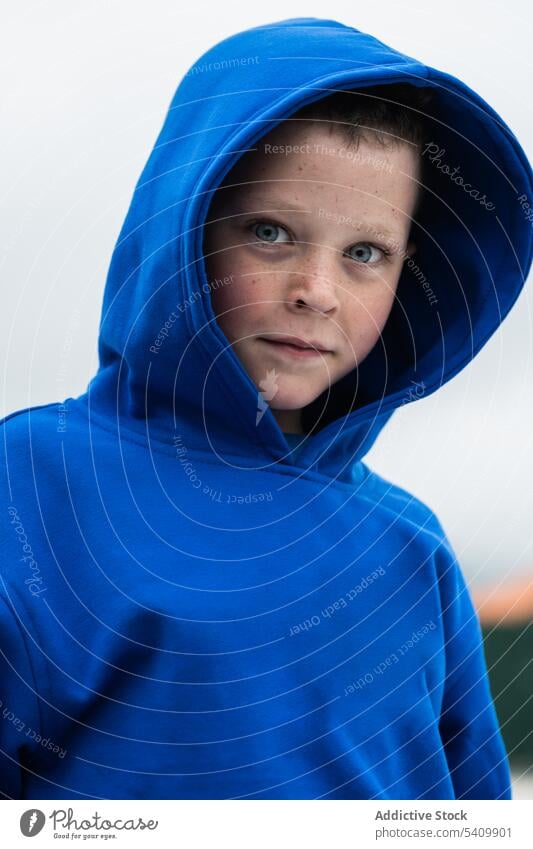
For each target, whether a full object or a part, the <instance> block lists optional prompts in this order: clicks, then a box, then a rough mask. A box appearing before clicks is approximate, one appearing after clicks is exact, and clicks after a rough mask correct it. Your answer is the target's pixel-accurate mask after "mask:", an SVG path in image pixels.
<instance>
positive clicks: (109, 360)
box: [85, 18, 533, 478]
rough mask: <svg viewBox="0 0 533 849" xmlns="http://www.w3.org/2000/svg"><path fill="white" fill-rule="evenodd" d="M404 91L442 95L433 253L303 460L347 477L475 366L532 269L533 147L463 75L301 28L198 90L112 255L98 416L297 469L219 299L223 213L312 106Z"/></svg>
mask: <svg viewBox="0 0 533 849" xmlns="http://www.w3.org/2000/svg"><path fill="white" fill-rule="evenodd" d="M400 82H402V83H410V84H412V85H414V86H431V87H432V88H433V89H434V90H435V99H434V101H433V102H432V105H431V107H430V110H431V111H430V113H429V118H428V121H429V126H430V127H431V137H430V138H428V140H427V143H428V145H429V144H432V145H433V147H431V148H428V151H429V153H430V154H431V155H432V166H433V167H430V168H429V171H430V178H429V181H428V182H426V187H425V189H424V192H425V198H424V205H425V206H424V209H425V211H424V215H422V214H421V215H420V217H419V219H418V220H417V221H416V222H414V223H413V228H415V230H416V232H414V239H415V241H416V244H417V251H416V254H415V255H414V257H413V259H412V260H411V261H410V262H409V263H407V262H405V263H404V267H403V271H402V276H401V278H400V281H399V285H398V298H397V301H396V302H395V305H394V307H393V309H392V312H391V314H390V317H389V319H388V321H387V324H386V326H385V328H384V331H383V334H382V339H381V340H380V342H379V343H378V344H377V345H376V346H375V347H374V349H373V350H372V351H371V353H370V354H369V355H368V356H367V358H366V359H365V360H364V361H363V362H362V363H361V364H360V366H359V367H358V369H354V371H353V372H351V373H350V374H348V375H346V376H345V377H344V378H343V379H342V380H340V381H338V382H337V383H336V384H334V385H333V386H332V387H331V388H330V390H329V391H328V392H326V393H325V394H324V396H321V397H320V398H318V399H317V400H316V402H314V404H315V405H316V408H317V409H321V410H325V414H324V415H322V418H321V420H320V426H319V428H318V429H315V430H314V431H313V434H312V435H311V436H307V438H306V440H305V445H304V447H303V450H302V451H301V453H300V455H299V460H298V464H299V465H302V466H305V467H306V468H314V469H315V470H317V471H319V472H321V473H323V474H326V475H328V476H332V477H341V478H342V477H343V476H345V475H346V470H347V469H349V468H350V466H352V465H353V464H354V463H355V462H357V461H359V460H360V459H361V458H362V457H364V455H365V453H366V452H367V451H368V450H369V449H370V447H371V446H372V444H373V442H374V441H375V439H376V437H377V436H378V434H379V432H380V430H381V428H382V427H383V426H384V424H385V423H386V421H387V420H388V419H389V417H390V416H391V415H392V413H393V412H394V410H395V409H396V408H397V407H398V406H400V405H403V404H405V403H412V402H413V401H416V400H417V399H418V398H419V397H422V396H428V395H429V394H431V393H432V392H434V391H435V390H436V389H438V388H439V387H440V386H442V385H443V384H444V383H446V382H447V381H448V380H450V379H451V378H452V377H453V376H454V375H455V374H457V373H458V372H459V371H460V370H461V369H462V368H464V366H466V365H467V364H468V362H469V361H470V360H471V359H472V358H473V357H474V356H475V355H476V354H477V352H478V351H479V350H480V349H481V348H482V347H483V345H484V344H485V343H486V342H487V340H488V339H489V338H490V337H491V335H492V334H493V333H494V331H495V330H496V329H497V327H498V326H499V324H500V323H501V322H502V320H503V318H504V317H505V316H506V314H507V313H508V312H509V310H510V308H511V307H512V305H513V303H514V302H515V300H516V298H517V297H518V294H519V293H520V290H521V288H522V286H523V283H524V279H525V277H526V276H527V272H528V271H529V268H530V265H531V254H532V228H531V222H530V220H528V219H529V218H530V215H528V214H527V213H528V210H529V209H530V207H528V203H531V197H532V196H533V191H532V175H531V168H530V166H529V164H528V161H527V159H526V157H525V154H524V152H523V150H522V149H521V147H520V145H519V143H518V141H517V139H516V138H515V136H514V135H513V133H512V132H511V130H510V129H509V127H507V126H506V124H505V123H504V121H503V120H502V119H501V118H500V117H499V115H498V114H496V112H495V111H494V110H493V109H492V108H491V107H490V106H489V105H488V104H487V103H486V102H485V101H484V100H482V99H481V98H480V97H479V96H478V95H477V94H476V93H475V92H474V91H472V90H471V89H470V88H469V87H468V86H466V85H465V84H464V83H463V82H461V81H460V80H459V79H457V78H455V77H453V76H451V75H450V74H447V73H444V72H442V71H439V70H437V69H435V68H432V67H428V66H427V65H425V64H423V63H421V62H419V61H417V60H416V59H414V58H412V57H410V56H406V55H404V54H402V53H399V52H398V51H397V50H394V49H393V48H391V47H388V46H387V45H386V44H383V43H382V42H381V41H379V40H378V39H376V38H374V37H373V36H371V35H369V34H366V33H363V32H360V31H359V30H357V29H354V28H353V27H350V26H346V25H344V24H342V23H340V22H338V21H335V20H323V19H319V18H294V19H288V20H282V21H278V22H274V23H270V24H265V25H263V26H258V27H254V28H252V29H248V30H246V31H244V32H240V33H237V34H235V35H233V36H231V37H229V38H226V39H224V40H223V41H221V42H220V43H219V44H216V45H215V46H214V47H212V48H211V49H210V50H208V51H207V52H206V53H204V54H203V55H202V56H201V57H200V58H199V60H198V62H197V63H196V64H195V65H194V66H193V67H191V68H190V69H189V70H188V71H187V73H186V74H185V76H184V77H183V79H182V80H181V82H180V84H179V86H178V88H177V91H176V93H175V95H174V97H173V99H172V102H171V104H170V107H169V109H168V112H167V114H166V117H165V119H164V122H163V126H162V129H161V131H160V133H159V135H158V137H157V140H156V143H155V145H154V148H153V150H152V152H151V154H150V156H149V158H148V161H147V163H146V166H145V168H144V170H143V172H142V174H141V176H140V178H139V180H138V182H137V185H136V186H135V190H134V192H133V197H132V200H131V204H130V207H129V210H128V213H127V216H126V219H125V221H124V224H123V227H122V229H121V232H120V235H119V238H118V241H117V244H116V246H115V249H114V252H113V255H112V259H111V263H110V267H109V271H108V276H107V280H106V287H105V294H104V302H103V308H102V315H101V322H100V329H99V340H98V356H99V368H98V371H97V373H96V375H95V377H94V378H93V380H92V381H91V382H90V384H89V387H88V391H87V393H86V394H85V399H86V403H87V404H88V406H89V414H90V415H91V414H94V415H95V416H97V417H105V418H106V419H107V420H110V419H112V420H113V421H114V426H116V427H118V428H119V429H120V432H121V433H123V434H127V433H131V432H135V433H136V434H137V435H139V434H141V435H142V436H143V438H148V439H149V440H155V441H158V442H161V441H163V442H165V443H167V444H172V442H173V440H175V439H176V438H177V437H179V438H180V439H183V440H184V441H185V442H186V443H187V447H188V448H189V449H193V450H200V451H206V452H209V453H214V454H216V455H217V456H218V459H219V460H222V461H225V462H228V463H231V466H232V468H235V467H239V466H241V467H247V468H250V467H254V468H258V467H259V468H264V467H267V466H269V465H272V464H274V463H278V462H281V463H284V462H288V460H286V457H287V455H288V452H289V451H290V448H289V446H288V444H287V441H286V439H285V437H284V434H283V432H282V430H281V429H280V427H279V425H278V423H277V421H276V419H275V417H274V416H273V414H272V412H271V410H270V408H269V407H268V405H267V408H266V410H265V411H264V414H263V415H262V416H261V417H258V415H257V413H258V391H257V388H256V386H255V385H254V383H253V382H252V380H251V378H250V377H249V375H248V374H247V372H246V371H245V369H244V367H243V366H242V364H241V363H240V361H239V360H238V358H237V357H236V355H235V353H234V351H233V349H232V348H231V347H230V345H229V343H228V340H227V338H226V336H225V335H224V333H223V332H222V330H221V329H220V327H219V325H218V324H217V321H216V317H215V314H214V312H213V309H212V306H211V300H210V294H209V287H208V283H207V276H206V270H205V264H204V258H203V255H202V239H203V224H204V221H205V219H206V215H207V211H208V207H209V204H210V201H211V199H212V196H213V193H214V192H215V190H216V188H217V186H218V185H219V184H220V183H221V182H222V180H223V178H224V176H225V175H226V174H227V173H228V171H229V170H230V169H231V168H232V167H233V166H234V164H235V163H236V162H237V160H238V159H239V157H240V156H241V155H242V154H243V153H244V152H245V151H246V150H247V149H248V148H249V147H251V146H252V145H253V144H254V142H256V141H257V140H258V139H259V138H261V137H262V136H263V135H265V134H266V133H267V132H268V131H270V130H272V129H274V127H275V126H276V125H277V124H279V123H281V122H282V121H283V120H284V119H285V118H287V117H288V116H289V115H291V114H292V113H293V112H295V111H296V110H297V109H299V108H301V107H302V106H304V105H306V104H308V103H310V102H311V101H313V100H318V99H320V98H323V97H325V96H326V95H327V94H328V93H331V92H333V91H335V90H341V89H348V88H356V87H357V88H361V87H364V86H374V85H378V84H381V85H382V84H387V83H391V84H392V83H400ZM454 169H455V170H454ZM459 175H461V178H462V179H460V178H459ZM414 260H416V262H415V261H414ZM413 281H414V283H415V285H413ZM312 406H313V405H310V407H312ZM258 418H259V421H257V419H258Z"/></svg>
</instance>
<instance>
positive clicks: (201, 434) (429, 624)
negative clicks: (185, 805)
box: [0, 18, 532, 799]
mask: <svg viewBox="0 0 533 849" xmlns="http://www.w3.org/2000/svg"><path fill="white" fill-rule="evenodd" d="M339 92H340V93H341V94H339ZM346 92H351V93H349V94H347V93H346ZM365 101H366V105H365ZM350 110H352V111H350ZM339 122H340V123H339ZM346 127H347V128H348V129H346ZM346 132H348V133H351V134H352V135H353V138H352V141H353V144H352V143H351V142H350V143H347V141H349V140H347V139H346V138H345V136H344V134H345V133H346ZM463 175H464V176H463ZM459 178H460V179H459ZM531 188H532V187H531V171H530V168H529V165H528V163H527V160H526V158H525V156H524V153H523V151H522V149H521V148H520V145H519V144H518V141H517V140H516V139H515V137H514V136H513V135H512V133H511V131H510V130H509V129H508V127H506V125H505V124H504V122H503V121H502V120H501V118H500V117H499V116H497V115H496V113H494V112H493V111H492V110H491V109H490V107H489V106H488V105H487V104H486V103H484V102H483V101H482V100H481V99H480V98H479V97H478V96H477V95H476V94H475V93H474V92H472V91H471V90H470V89H469V88H468V87H467V86H465V85H464V84H463V83H461V82H460V81H459V80H457V79H456V78H454V77H451V76H449V75H447V74H444V73H443V72H440V71H437V70H436V69H432V68H429V67H427V66H426V65H423V64H421V63H418V62H417V61H416V60H414V59H412V58H411V57H407V56H404V55H402V54H400V53H398V52H397V51H395V50H393V49H392V48H389V47H387V46H386V45H383V44H382V43H381V42H379V41H377V40H376V39H374V38H373V37H371V36H369V35H365V34H363V33H360V32H359V31H357V30H355V29H353V28H351V27H348V26H345V25H343V24H341V23H339V22H337V21H332V20H322V19H317V18H297V19H290V20H286V21H281V22H278V23H273V24H267V25H265V26H260V27H255V28H253V29H250V30H247V31H245V32H243V33H238V34H237V35H235V36H233V37H231V38H228V39H225V40H224V41H222V42H221V43H220V44H218V45H216V46H215V47H214V48H212V50H210V51H209V52H208V53H207V54H206V55H205V56H203V57H202V61H201V63H200V64H198V65H196V66H194V67H193V68H191V69H190V71H188V72H187V74H186V76H185V77H184V79H183V80H182V82H181V84H180V86H179V87H178V90H177V92H176V95H175V98H174V100H173V102H172V104H171V108H170V109H169V112H168V115H167V117H166V120H165V123H164V126H163V128H162V131H161V133H160V135H159V138H158V139H157V143H156V145H155V147H154V150H153V152H152V154H151V156H150V158H149V160H148V163H147V165H146V167H145V169H144V171H143V174H142V175H141V178H140V180H139V182H138V184H137V187H136V189H135V193H134V197H133V199H132V203H131V206H130V209H129V212H128V215H127V217H126V221H125V223H124V226H123V229H122V232H121V234H120V237H119V240H118V242H117V246H116V248H115V251H114V254H113V258H112V261H111V264H110V268H109V273H108V278H107V282H106V289H105V296H104V304H103V311H102V321H101V325H100V334H99V356H100V367H99V370H98V373H97V374H96V376H95V377H94V379H93V380H92V381H91V383H90V385H89V387H88V390H87V392H86V393H84V394H83V395H81V396H79V397H78V398H68V399H65V400H64V401H63V402H62V403H61V404H57V403H53V404H48V405H44V406H42V407H38V408H35V407H34V408H29V409H27V410H20V411H17V412H15V413H13V414H12V415H11V416H8V417H7V418H6V419H5V420H4V423H3V437H4V444H5V451H6V453H5V459H6V462H5V468H4V470H3V479H2V483H3V487H4V490H3V491H4V502H5V504H6V513H7V516H6V518H5V520H4V523H3V525H2V531H1V533H2V537H1V544H2V554H3V557H2V573H1V577H2V582H1V585H0V591H1V596H0V603H1V606H0V611H1V613H0V647H1V653H0V658H1V661H0V662H1V667H2V668H1V669H0V682H1V684H0V686H1V692H0V699H1V701H2V705H1V706H0V708H1V709H2V711H3V716H2V722H1V723H0V734H1V737H0V749H1V762H0V763H1V767H0V770H1V771H0V775H1V778H0V789H1V791H2V793H3V794H4V796H5V797H7V798H28V799H29V798H39V799H46V798H81V799H87V798H91V799H93V798H133V799H136V798H163V799H165V798H177V799H179V798H184V799H185V798H196V799H200V798H201V799H205V798H210V799H214V798H221V799H229V798H231V799H236V798H239V799H243V798H248V799H252V798H253V799H267V798H279V799H296V798H298V799H303V798H305V799H508V798H510V795H511V791H510V780H509V767H508V762H507V755H506V752H505V748H504V746H503V742H502V738H501V735H500V730H499V727H498V722H497V718H496V713H495V708H494V705H493V702H492V698H491V693H490V690H489V686H488V682H487V670H486V665H485V660H484V656H483V648H482V643H481V636H480V630H479V625H478V621H477V617H476V614H475V612H474V609H473V607H472V603H471V600H470V596H469V593H468V590H467V588H466V586H465V582H464V579H463V576H462V573H461V570H460V567H459V565H458V564H457V561H456V559H455V556H454V552H453V551H452V549H451V547H450V545H449V542H448V540H447V538H446V535H445V533H444V531H443V529H442V527H441V525H440V523H439V521H438V519H437V518H436V517H435V515H434V514H433V512H432V511H431V510H430V508H429V507H427V506H426V505H424V504H423V503H421V502H420V501H419V500H417V499H416V498H414V497H412V496H411V495H409V494H408V493H406V492H405V491H403V490H401V489H399V488H398V487H396V486H394V485H393V484H391V483H389V482H387V481H385V480H384V479H383V478H381V477H379V476H378V475H376V474H375V473H373V472H372V471H371V470H370V469H369V468H368V466H366V465H365V463H364V462H363V458H364V456H365V454H366V452H367V451H368V450H369V448H370V446H371V445H372V443H373V441H374V440H375V439H376V437H377V436H378V434H379V432H380V430H381V429H382V428H383V426H384V424H385V423H386V421H387V420H388V418H389V417H390V416H391V415H392V413H393V412H394V410H395V409H396V408H397V407H398V406H399V405H401V404H404V403H410V402H412V401H414V400H416V398H418V397H420V395H424V394H426V395H427V394H429V393H431V392H433V391H435V390H436V389H438V388H439V386H440V385H442V384H443V383H445V382H446V381H447V380H449V379H451V378H452V377H453V375H454V374H456V373H457V372H458V371H459V370H460V369H461V368H463V367H464V366H465V365H466V364H467V363H468V362H469V361H470V360H471V359H472V357H473V356H474V355H475V354H476V353H477V352H478V351H479V350H480V348H481V347H482V346H483V344H484V343H485V342H486V341H487V339H488V338H489V337H490V336H491V335H492V333H493V332H494V331H495V330H496V329H497V328H498V326H499V324H500V323H501V321H502V320H503V318H504V317H505V315H506V314H507V313H508V312H509V310H510V308H511V306H512V305H513V303H514V301H515V300H516V298H517V296H518V294H519V292H520V290H521V287H522V285H523V279H524V275H525V274H526V273H527V271H528V270H529V267H530V264H531V243H532V239H531V229H530V227H529V223H528V221H527V220H526V217H525V216H524V214H523V210H522V207H521V205H520V203H518V202H517V197H519V196H522V195H526V197H531ZM415 259H416V262H415ZM284 340H285V341H284ZM302 347H305V348H306V350H302ZM59 416H61V419H59ZM295 443H298V445H297V446H295ZM291 447H295V448H296V450H295V451H293V453H292V454H291Z"/></svg>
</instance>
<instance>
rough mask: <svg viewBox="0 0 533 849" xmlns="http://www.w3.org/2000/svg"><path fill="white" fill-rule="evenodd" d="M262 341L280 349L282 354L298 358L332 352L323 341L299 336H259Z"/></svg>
mask: <svg viewBox="0 0 533 849" xmlns="http://www.w3.org/2000/svg"><path fill="white" fill-rule="evenodd" d="M258 338H259V339H260V340H261V341H262V342H266V343H267V344H268V345H270V347H271V348H272V350H276V351H278V352H279V353H280V354H285V355H287V354H288V355H289V356H292V357H297V358H304V359H305V358H309V357H323V356H324V354H331V353H332V351H330V349H329V348H325V347H324V346H323V345H322V344H321V343H319V342H314V341H309V342H308V341H307V340H305V339H301V338H300V337H298V336H269V337H268V338H266V337H263V336H259V337H258Z"/></svg>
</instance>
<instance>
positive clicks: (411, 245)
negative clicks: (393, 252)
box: [405, 242, 416, 256]
mask: <svg viewBox="0 0 533 849" xmlns="http://www.w3.org/2000/svg"><path fill="white" fill-rule="evenodd" d="M415 251H416V245H415V243H414V242H407V248H406V250H405V253H406V255H407V256H412V255H413V254H414V253H415Z"/></svg>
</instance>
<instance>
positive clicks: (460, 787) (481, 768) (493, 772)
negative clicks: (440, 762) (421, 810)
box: [439, 538, 511, 799]
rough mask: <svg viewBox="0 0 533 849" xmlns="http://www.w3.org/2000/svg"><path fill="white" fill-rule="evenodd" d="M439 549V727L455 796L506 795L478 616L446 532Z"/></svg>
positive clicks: (503, 761) (508, 783)
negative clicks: (441, 693) (441, 562)
mask: <svg viewBox="0 0 533 849" xmlns="http://www.w3.org/2000/svg"><path fill="white" fill-rule="evenodd" d="M444 551H445V552H446V556H445V563H444V569H443V573H442V574H441V577H440V583H441V600H442V620H443V628H444V638H445V664H446V672H445V684H444V696H443V703H442V711H441V717H440V723H439V730H440V735H441V739H442V742H443V746H444V750H445V754H446V759H447V761H448V766H449V770H450V775H451V778H452V782H453V786H454V790H455V798H456V799H511V777H510V770H509V763H508V759H507V752H506V750H505V746H504V743H503V739H502V736H501V733H500V727H499V723H498V718H497V715H496V710H495V707H494V702H493V700H492V695H491V691H490V685H489V679H488V673H487V666H486V660H485V654H484V649H483V638H482V633H481V627H480V624H479V619H478V616H477V613H476V611H475V609H474V606H473V603H472V599H471V596H470V594H469V591H468V588H467V586H466V584H465V580H464V577H463V574H462V572H461V569H460V567H459V566H458V564H457V560H456V558H455V555H454V553H453V550H452V548H451V546H450V543H449V542H448V540H446V538H445V546H444Z"/></svg>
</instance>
